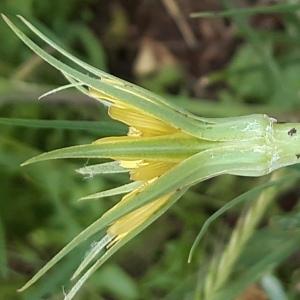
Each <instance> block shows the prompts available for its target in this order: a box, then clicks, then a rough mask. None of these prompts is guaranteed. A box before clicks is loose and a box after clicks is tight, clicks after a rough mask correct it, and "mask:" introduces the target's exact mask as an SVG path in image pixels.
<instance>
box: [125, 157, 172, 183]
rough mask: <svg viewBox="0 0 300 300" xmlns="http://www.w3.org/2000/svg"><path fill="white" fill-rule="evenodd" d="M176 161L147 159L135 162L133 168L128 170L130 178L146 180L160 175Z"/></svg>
mask: <svg viewBox="0 0 300 300" xmlns="http://www.w3.org/2000/svg"><path fill="white" fill-rule="evenodd" d="M175 165H176V163H170V162H163V161H148V162H143V163H141V162H139V163H136V164H135V168H134V169H133V170H132V171H130V175H131V176H130V178H131V179H132V180H137V181H140V180H141V181H146V180H150V179H153V178H156V177H159V176H161V175H162V174H164V173H165V172H167V171H168V170H169V169H171V168H172V167H174V166H175Z"/></svg>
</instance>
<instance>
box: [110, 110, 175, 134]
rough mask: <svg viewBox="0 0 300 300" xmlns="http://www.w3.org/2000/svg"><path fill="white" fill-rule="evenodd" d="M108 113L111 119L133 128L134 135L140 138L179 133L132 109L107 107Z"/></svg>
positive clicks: (163, 123)
mask: <svg viewBox="0 0 300 300" xmlns="http://www.w3.org/2000/svg"><path fill="white" fill-rule="evenodd" d="M108 113H109V115H110V117H111V118H113V119H115V120H118V121H121V122H123V123H125V124H127V125H128V126H130V127H134V128H135V132H134V134H135V135H136V134H138V133H139V132H140V135H142V136H157V135H166V134H170V133H174V132H177V131H179V130H178V129H176V128H174V127H172V126H170V125H168V124H166V123H165V122H162V121H160V120H158V119H156V118H154V117H152V116H150V115H147V114H145V113H144V112H142V111H140V110H138V109H135V108H132V107H125V106H120V105H112V106H110V107H109V110H108ZM129 134H130V132H129Z"/></svg>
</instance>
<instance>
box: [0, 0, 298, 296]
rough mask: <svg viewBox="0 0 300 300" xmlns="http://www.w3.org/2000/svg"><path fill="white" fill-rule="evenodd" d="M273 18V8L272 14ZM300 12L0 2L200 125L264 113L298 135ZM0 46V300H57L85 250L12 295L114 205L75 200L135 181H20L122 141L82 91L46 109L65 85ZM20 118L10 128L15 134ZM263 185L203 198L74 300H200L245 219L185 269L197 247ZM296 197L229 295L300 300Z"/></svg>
mask: <svg viewBox="0 0 300 300" xmlns="http://www.w3.org/2000/svg"><path fill="white" fill-rule="evenodd" d="M174 3H175V4H177V8H179V9H178V11H177V10H176V7H175V10H174V6H172V5H171V4H174ZM270 5H277V6H276V7H277V8H276V9H273V10H272V9H271V10H270V9H269V8H270V7H271V6H270ZM297 5H298V4H297V1H268V0H257V1H250V0H249V1H246V0H244V1H217V0H216V1H209V0H207V1H192V0H190V1H166V0H165V1H146V0H145V1H121V0H119V1H118V0H114V1H101V0H85V1H79V0H65V1H59V0H52V1H39V0H2V1H1V2H0V11H1V12H3V13H5V14H8V15H15V14H21V15H23V16H25V17H27V18H28V19H29V20H30V21H32V22H33V23H35V24H36V25H38V26H39V28H41V29H42V31H44V32H45V33H47V34H48V35H50V36H51V37H52V38H54V39H56V40H57V41H59V42H60V43H61V44H63V45H64V46H65V47H66V48H67V49H71V52H72V53H74V54H76V55H77V56H79V57H81V58H83V59H84V60H85V61H87V62H88V63H90V64H92V65H94V66H96V67H98V68H101V69H103V70H107V71H109V72H111V73H113V74H114V75H117V76H119V77H121V78H124V79H127V80H129V81H133V82H135V83H138V84H140V85H142V86H144V87H147V88H149V89H151V90H152V91H154V92H157V93H160V94H163V95H165V96H166V97H168V98H169V99H170V100H171V101H176V102H178V103H179V104H180V105H182V106H184V107H186V108H188V109H189V110H191V111H192V112H194V113H196V114H200V115H203V116H229V115H230V116H233V115H242V114H250V113H267V114H269V115H271V116H274V117H276V118H277V119H278V120H279V121H289V122H293V121H294V122H299V121H300V99H299V98H300V76H299V74H300V52H299V46H300V10H299V11H298V10H297V8H298V7H297ZM262 6H263V9H260V8H259V7H262ZM237 8H245V10H243V11H239V10H237ZM249 8H250V9H249ZM208 10H209V11H211V10H212V11H223V12H225V13H224V16H222V15H221V16H218V15H213V16H211V15H206V16H203V17H202V18H199V16H198V17H197V16H196V15H195V16H194V17H195V18H189V14H190V13H192V12H199V11H202V12H203V11H208ZM196 17H197V18H196ZM0 36H1V45H0V57H1V58H2V59H1V61H0V116H1V117H2V118H1V119H0V130H1V131H0V132H1V134H0V299H5V300H10V299H13V300H15V299H16V300H18V299H22V300H23V299H24V300H25V299H26V300H27V299H30V300H34V299H51V300H52V299H61V298H62V295H63V286H66V288H67V287H68V278H69V276H70V274H71V273H72V270H74V268H75V266H76V265H77V264H78V263H79V261H80V257H81V256H82V255H83V254H84V253H85V251H86V250H87V248H88V247H89V245H86V247H83V248H82V249H78V250H77V251H74V253H72V254H71V255H70V256H69V257H68V259H65V260H63V262H62V263H61V264H60V265H58V266H57V267H56V268H55V269H54V270H53V271H51V272H50V273H49V274H48V275H47V276H45V278H44V279H43V280H41V281H40V283H39V284H37V285H35V286H34V287H33V288H31V289H30V290H28V291H26V292H24V293H22V294H17V293H16V289H17V288H19V287H20V286H21V285H22V284H23V283H24V282H25V281H26V280H28V279H29V278H30V277H31V276H32V275H33V274H34V273H35V272H36V271H37V270H38V269H39V268H40V267H41V266H42V265H43V264H44V263H45V262H46V261H47V260H48V259H49V258H50V257H52V256H53V255H54V254H55V253H56V252H57V251H58V250H59V249H61V248H62V247H63V246H64V245H65V244H66V243H67V242H68V241H69V240H70V239H71V238H72V237H73V236H75V235H76V234H77V233H78V232H79V231H80V230H81V229H83V228H84V227H85V226H87V225H88V224H90V223H91V222H92V221H93V220H95V219H96V218H97V217H99V215H101V214H102V213H103V212H104V211H105V210H106V209H107V208H108V207H110V206H111V205H112V204H113V203H115V202H116V201H117V200H118V198H114V197H111V198H108V199H104V200H101V201H98V202H97V201H94V202H87V203H83V204H82V203H78V202H76V200H77V199H78V198H80V197H81V196H84V195H87V194H89V193H93V192H96V191H98V190H101V189H108V188H111V187H115V186H117V185H119V184H120V182H124V181H125V179H126V178H124V177H122V176H102V177H97V178H82V177H80V176H79V175H78V174H76V173H75V172H74V169H76V168H78V167H81V166H83V165H85V164H86V163H87V162H86V161H81V162H73V161H57V162H50V163H41V164H38V165H33V166H30V167H24V168H21V167H20V163H21V162H23V161H24V160H25V159H27V158H29V157H31V156H33V155H34V154H36V153H39V152H41V151H45V150H50V149H54V148H60V147H63V146H68V145H75V144H81V143H88V142H90V141H92V140H94V139H96V138H98V137H101V136H107V135H113V134H121V133H122V132H124V127H123V126H121V125H120V124H117V123H115V122H112V121H110V120H108V119H107V117H106V112H105V110H104V109H103V107H101V105H99V104H98V103H96V102H94V101H92V100H90V99H86V97H84V96H82V95H80V94H78V93H77V92H75V91H73V90H70V91H65V92H62V93H58V94H55V95H53V96H50V97H48V98H47V99H44V100H41V101H37V98H38V97H39V96H40V95H41V94H42V93H43V92H44V91H47V90H50V89H51V88H53V87H56V86H58V85H61V84H63V83H65V81H64V78H62V76H60V75H58V73H57V72H56V71H55V70H54V69H52V68H51V67H49V66H48V65H46V64H44V63H43V62H42V61H41V60H40V59H39V58H38V57H36V56H35V55H33V54H32V53H31V52H30V50H28V49H27V48H26V47H25V46H24V45H23V44H22V43H21V42H20V41H19V40H18V39H17V38H16V37H15V36H14V35H13V33H12V32H11V31H10V30H9V29H8V27H7V26H6V25H5V24H4V22H1V24H0ZM47 50H49V51H51V50H50V49H47ZM5 118H7V119H5ZM11 118H14V120H13V123H14V126H11V125H9V124H10V123H11V121H9V120H12V119H11ZM16 118H19V119H21V118H22V119H45V120H85V121H103V122H104V123H100V125H101V126H97V127H95V128H90V127H89V128H86V129H82V128H81V129H80V130H74V126H75V125H74V123H68V124H67V125H66V124H64V123H53V122H47V121H46V122H45V123H43V127H44V128H41V124H40V123H37V124H35V123H34V122H31V123H30V125H31V127H30V126H16V125H22V124H21V123H22V122H21V123H20V122H19V123H17V120H15V119H16ZM23 125H26V124H23ZM27 125H28V124H27ZM34 126H36V127H37V128H33V127H34ZM53 127H55V128H53ZM66 127H68V128H67V129H66ZM292 171H296V172H297V169H296V168H288V169H287V170H286V176H288V175H289V174H292V173H291V172H292ZM267 180H268V177H266V178H259V179H256V178H242V177H237V176H221V177H218V178H215V179H213V180H209V181H207V182H204V183H202V184H199V185H197V186H196V187H194V188H193V189H192V190H191V191H189V192H188V193H187V194H186V195H185V196H184V197H183V198H182V199H181V201H180V202H179V203H178V204H177V205H176V206H175V207H173V208H172V209H171V211H169V212H168V213H167V214H166V215H164V216H163V217H162V218H161V219H160V220H159V221H157V222H156V223H155V224H153V225H152V226H151V228H149V229H147V230H146V231H145V232H144V233H143V234H141V235H140V236H139V237H138V238H136V239H135V240H134V241H133V242H131V243H130V244H129V245H128V246H126V247H125V248H123V249H122V250H121V251H119V253H118V254H117V255H115V256H114V257H113V258H112V259H111V260H110V261H109V262H108V263H106V264H105V265H104V266H103V267H102V268H101V269H100V270H99V271H98V272H97V274H96V275H95V276H94V277H93V278H92V280H90V281H89V283H88V284H87V286H85V288H84V290H83V291H81V293H80V295H79V297H78V298H79V299H170V300H176V299H200V298H199V294H200V292H199V291H200V290H201V289H202V285H203V283H204V281H205V279H206V278H207V276H208V273H209V271H208V270H209V264H210V263H211V261H212V260H213V259H215V258H216V257H218V256H219V255H220V254H222V252H223V251H222V250H223V249H224V246H225V245H226V243H227V242H228V240H229V237H230V234H231V232H232V230H233V228H234V226H235V225H236V222H237V219H238V216H239V215H240V214H242V213H243V210H245V207H242V206H237V207H235V208H233V209H231V210H230V211H229V212H227V213H226V214H225V215H224V216H222V217H221V218H219V219H217V221H216V222H215V223H214V224H213V226H211V228H210V229H209V231H208V232H207V233H206V234H205V236H204V238H203V240H202V241H201V243H200V246H199V247H198V248H197V250H196V254H195V257H194V260H193V262H192V263H191V264H187V257H188V253H189V249H190V247H191V245H192V243H193V241H194V239H195V237H196V235H197V233H198V232H199V230H200V228H201V226H202V225H203V223H204V221H205V220H206V219H207V218H208V217H209V216H210V215H211V214H212V213H213V212H215V211H216V210H217V209H219V208H220V207H222V205H224V204H225V203H227V202H228V201H229V200H231V199H233V198H235V197H237V196H238V195H240V194H241V193H244V192H246V191H248V190H251V189H253V188H254V187H256V186H258V185H259V184H261V183H263V182H266V181H267ZM298 183H299V182H298V181H297V180H296V179H293V180H292V182H291V183H290V184H289V186H288V188H286V189H284V191H281V192H276V193H274V197H273V198H272V204H271V205H270V207H269V209H268V210H267V213H266V214H265V216H264V218H263V220H262V222H261V224H260V225H259V228H258V230H257V231H256V232H255V234H253V235H252V237H251V240H250V241H249V242H248V243H247V245H246V247H245V249H244V251H243V252H242V255H241V257H240V258H239V260H238V261H237V263H236V265H234V266H233V270H232V271H233V274H232V276H231V278H230V280H229V281H228V283H227V284H226V285H225V288H224V291H225V292H226V289H227V292H228V291H230V292H232V293H233V295H232V296H230V297H233V298H236V297H237V296H238V295H239V297H240V298H239V299H257V300H261V299H272V300H275V299H276V300H279V299H299V298H300V250H299V246H298V245H299V226H300V214H299V196H300V190H299V187H298V185H297V184H298ZM251 196H252V197H254V194H253V195H251ZM250 198H251V197H250ZM226 299H229V298H226Z"/></svg>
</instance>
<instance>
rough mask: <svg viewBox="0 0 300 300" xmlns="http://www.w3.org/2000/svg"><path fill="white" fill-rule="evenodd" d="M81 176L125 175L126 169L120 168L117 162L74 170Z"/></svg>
mask: <svg viewBox="0 0 300 300" xmlns="http://www.w3.org/2000/svg"><path fill="white" fill-rule="evenodd" d="M76 172H77V173H79V174H81V175H88V176H91V177H92V176H95V175H98V174H114V173H127V172H129V170H128V169H125V168H123V167H121V166H120V163H119V162H118V161H112V162H107V163H102V164H96V165H90V166H85V167H82V168H80V169H77V170H76Z"/></svg>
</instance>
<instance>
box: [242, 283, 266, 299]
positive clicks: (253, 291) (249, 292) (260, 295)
mask: <svg viewBox="0 0 300 300" xmlns="http://www.w3.org/2000/svg"><path fill="white" fill-rule="evenodd" d="M268 299H269V298H268V297H267V295H266V293H265V292H264V291H263V290H262V289H261V288H260V287H259V286H258V285H257V284H254V285H251V286H249V287H248V288H247V289H246V290H245V291H244V293H243V294H242V295H240V296H239V297H238V298H236V300H268Z"/></svg>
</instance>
